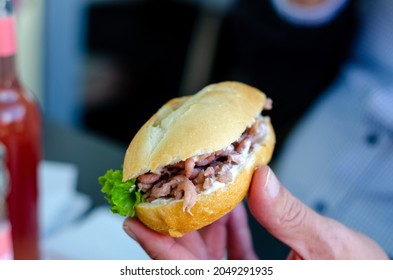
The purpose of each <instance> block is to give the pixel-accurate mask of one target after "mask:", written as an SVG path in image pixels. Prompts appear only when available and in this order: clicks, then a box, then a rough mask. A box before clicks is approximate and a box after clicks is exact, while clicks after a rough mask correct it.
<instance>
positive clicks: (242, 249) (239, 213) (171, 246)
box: [123, 203, 257, 260]
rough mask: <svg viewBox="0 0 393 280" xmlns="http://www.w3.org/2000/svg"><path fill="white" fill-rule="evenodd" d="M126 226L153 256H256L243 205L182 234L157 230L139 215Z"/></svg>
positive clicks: (158, 257)
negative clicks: (205, 224) (197, 228)
mask: <svg viewBox="0 0 393 280" xmlns="http://www.w3.org/2000/svg"><path fill="white" fill-rule="evenodd" d="M123 227H124V230H125V231H126V232H127V234H128V235H129V236H131V237H132V238H133V239H134V240H136V241H137V242H138V243H139V244H140V245H141V246H142V248H143V249H144V250H145V251H146V253H147V254H148V255H149V256H150V257H151V258H152V259H188V260H189V259H223V258H227V259H256V258H257V256H256V254H255V253H254V249H253V247H252V242H251V234H250V230H249V227H248V223H247V214H246V210H245V208H244V205H243V204H242V203H240V204H239V205H238V206H237V207H236V208H235V209H234V210H233V211H231V212H230V213H229V214H227V215H226V216H224V217H222V218H221V219H219V220H217V221H216V222H214V223H212V224H210V225H208V226H206V227H204V228H202V229H200V230H198V231H194V232H190V233H188V234H186V235H184V236H183V237H181V238H172V237H170V236H166V235H162V234H160V233H158V232H155V231H153V230H151V229H149V228H148V227H146V226H145V225H144V224H142V223H141V222H140V221H139V220H138V219H136V218H127V219H126V220H125V221H124V224H123Z"/></svg>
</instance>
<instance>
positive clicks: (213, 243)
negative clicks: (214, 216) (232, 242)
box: [199, 215, 228, 259]
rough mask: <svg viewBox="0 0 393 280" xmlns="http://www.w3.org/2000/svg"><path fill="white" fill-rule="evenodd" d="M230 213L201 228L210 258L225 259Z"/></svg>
mask: <svg viewBox="0 0 393 280" xmlns="http://www.w3.org/2000/svg"><path fill="white" fill-rule="evenodd" d="M227 221H228V215H225V216H224V217H222V218H220V219H219V220H217V221H215V222H214V223H212V224H210V225H208V226H206V227H204V228H202V229H200V230H199V232H200V235H201V238H202V239H203V241H204V245H205V247H206V250H207V251H208V254H209V255H210V258H212V259H223V258H224V256H225V253H226V246H227V229H226V224H227Z"/></svg>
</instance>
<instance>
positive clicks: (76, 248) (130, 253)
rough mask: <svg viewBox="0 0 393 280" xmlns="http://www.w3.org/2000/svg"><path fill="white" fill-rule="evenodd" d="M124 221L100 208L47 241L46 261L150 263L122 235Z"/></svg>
mask: <svg viewBox="0 0 393 280" xmlns="http://www.w3.org/2000/svg"><path fill="white" fill-rule="evenodd" d="M124 219H125V218H124V217H121V216H119V215H115V214H112V212H111V211H110V210H109V207H104V206H102V207H98V208H96V209H94V210H93V211H92V212H91V213H90V214H89V215H88V216H87V217H86V218H84V219H83V220H79V221H78V222H76V223H73V224H72V225H70V226H68V227H66V228H65V229H63V230H62V231H61V232H59V233H58V234H55V235H52V236H51V237H49V238H47V239H45V240H44V242H43V244H42V249H43V252H44V256H43V257H44V258H45V259H77V260H147V259H150V258H149V256H148V255H147V254H146V253H145V251H144V250H143V249H142V248H141V247H140V245H139V244H138V243H136V242H135V241H134V240H132V239H131V238H130V237H129V236H128V235H127V234H126V233H125V232H124V231H123V227H122V224H123V221H124Z"/></svg>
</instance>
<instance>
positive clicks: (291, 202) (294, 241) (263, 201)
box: [248, 166, 388, 259]
mask: <svg viewBox="0 0 393 280" xmlns="http://www.w3.org/2000/svg"><path fill="white" fill-rule="evenodd" d="M248 205H249V208H250V211H251V213H252V214H253V216H254V217H255V218H256V219H257V221H258V222H259V223H260V224H261V225H262V226H263V227H264V228H266V229H267V230H268V231H269V232H270V233H271V234H272V235H273V236H275V237H276V238H277V239H279V240H281V241H282V242H283V243H285V244H287V245H288V246H289V247H290V248H291V249H292V250H291V252H290V253H289V255H288V259H388V257H387V255H386V253H385V252H384V251H383V250H382V249H381V248H380V247H379V246H378V245H377V244H376V243H375V242H374V241H373V240H372V239H370V238H368V237H367V236H365V235H363V234H361V233H359V232H356V231H354V230H352V229H350V228H348V227H346V226H344V225H343V224H341V223H339V222H337V221H335V220H332V219H330V218H327V217H324V216H321V215H319V214H318V213H316V212H315V211H313V210H312V209H310V208H309V207H307V206H306V205H305V204H303V203H302V202H300V201H299V200H298V199H297V198H295V197H294V196H293V195H292V194H291V193H290V192H289V191H288V190H287V189H285V187H284V186H283V185H282V184H281V183H280V182H279V181H278V179H277V178H276V176H275V175H274V173H273V172H272V170H271V169H270V168H269V167H267V166H264V167H261V168H259V169H257V170H256V171H255V173H254V176H253V181H252V183H251V186H250V190H249V198H248Z"/></svg>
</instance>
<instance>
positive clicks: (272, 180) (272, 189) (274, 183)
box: [265, 168, 280, 198]
mask: <svg viewBox="0 0 393 280" xmlns="http://www.w3.org/2000/svg"><path fill="white" fill-rule="evenodd" d="M266 177H267V178H266V184H265V191H266V192H267V193H268V194H269V196H270V197H271V198H275V197H276V196H277V195H278V193H279V191H280V182H279V181H278V179H277V177H276V175H274V173H273V171H272V170H271V169H270V168H269V171H268V173H267V176H266Z"/></svg>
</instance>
